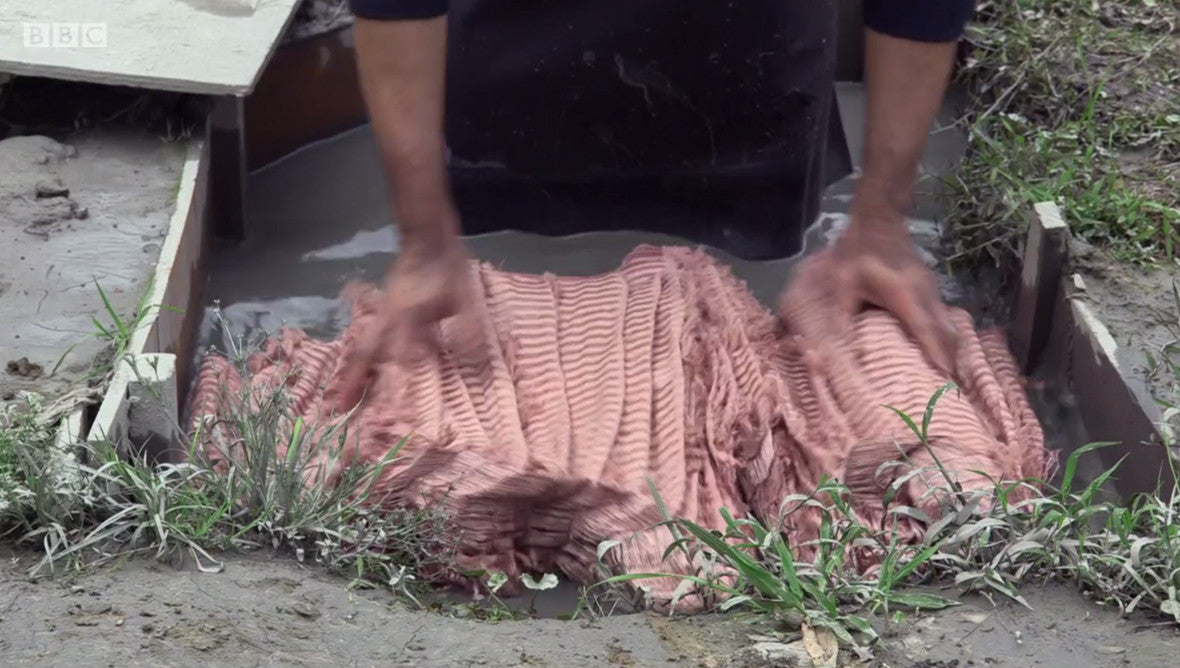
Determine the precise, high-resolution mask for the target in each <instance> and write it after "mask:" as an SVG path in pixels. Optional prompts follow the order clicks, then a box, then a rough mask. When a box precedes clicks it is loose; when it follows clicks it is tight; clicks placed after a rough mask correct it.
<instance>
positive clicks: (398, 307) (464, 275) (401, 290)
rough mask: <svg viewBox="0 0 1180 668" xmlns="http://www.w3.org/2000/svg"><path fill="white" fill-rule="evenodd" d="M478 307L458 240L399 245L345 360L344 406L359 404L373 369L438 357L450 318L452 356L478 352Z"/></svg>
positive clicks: (342, 387) (469, 272)
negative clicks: (373, 310) (376, 302)
mask: <svg viewBox="0 0 1180 668" xmlns="http://www.w3.org/2000/svg"><path fill="white" fill-rule="evenodd" d="M477 308H478V304H477V301H476V295H475V290H474V286H473V285H472V281H471V265H470V263H469V260H468V257H467V254H466V252H465V251H464V249H463V245H462V242H461V241H460V240H459V238H458V237H457V236H454V235H451V236H450V237H449V238H447V239H446V240H445V241H443V242H442V243H441V244H430V245H425V244H416V243H415V244H409V245H406V246H404V247H403V249H402V252H401V254H400V255H399V257H398V259H397V260H396V261H395V262H394V265H393V267H392V269H391V270H390V272H389V275H388V277H387V278H386V282H385V290H384V293H383V295H382V303H381V305H380V310H379V311H378V313H377V314H376V316H375V317H374V318H372V320H371V321H370V322H368V323H367V324H366V325H365V326H364V327H363V328H362V329H361V331H360V332H359V333H358V335H357V339H356V342H355V345H354V346H353V348H352V349H351V350H350V351H349V355H348V358H347V359H345V360H344V365H343V367H342V370H341V373H342V374H343V378H342V380H341V384H340V387H341V397H340V398H341V401H342V403H343V405H345V406H348V407H352V406H354V405H356V403H357V402H358V401H360V398H361V395H362V394H363V393H364V391H365V389H366V387H367V386H368V384H369V382H370V381H371V378H372V375H373V371H374V369H375V367H376V366H377V365H378V364H382V363H387V362H395V363H399V364H403V365H411V364H413V363H415V362H417V361H418V360H420V359H422V358H423V357H426V356H433V355H440V354H441V353H442V350H443V342H442V340H441V338H440V334H441V330H440V327H439V325H440V324H441V322H442V321H444V320H446V319H448V318H454V319H455V320H454V328H453V329H452V330H451V336H450V337H449V340H450V341H451V342H452V343H453V344H454V346H455V350H454V351H453V352H456V353H458V354H463V355H470V354H471V353H473V352H477V351H478V350H480V338H479V335H480V330H479V323H478V315H477V313H476V309H477Z"/></svg>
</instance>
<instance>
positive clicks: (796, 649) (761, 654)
mask: <svg viewBox="0 0 1180 668" xmlns="http://www.w3.org/2000/svg"><path fill="white" fill-rule="evenodd" d="M750 652H752V653H753V654H754V656H755V657H757V658H758V659H759V660H761V661H764V662H766V663H770V664H773V665H784V666H799V667H800V668H810V666H812V665H813V662H812V660H811V655H810V654H808V653H807V648H806V647H804V646H803V641H801V640H797V641H795V642H792V643H782V642H759V643H754V645H753V646H752V647H751V648H750Z"/></svg>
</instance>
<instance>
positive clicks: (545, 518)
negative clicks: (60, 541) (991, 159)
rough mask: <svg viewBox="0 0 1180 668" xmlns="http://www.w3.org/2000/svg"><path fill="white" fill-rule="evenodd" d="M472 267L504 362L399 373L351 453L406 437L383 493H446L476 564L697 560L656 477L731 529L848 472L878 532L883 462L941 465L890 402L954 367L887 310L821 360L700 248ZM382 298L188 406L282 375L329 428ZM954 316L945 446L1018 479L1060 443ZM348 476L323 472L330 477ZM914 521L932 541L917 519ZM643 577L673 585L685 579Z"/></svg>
mask: <svg viewBox="0 0 1180 668" xmlns="http://www.w3.org/2000/svg"><path fill="white" fill-rule="evenodd" d="M472 276H473V278H474V280H475V281H476V285H477V286H478V287H480V288H482V295H483V297H484V300H483V308H482V310H481V314H480V315H481V319H482V330H483V333H484V338H485V344H486V346H487V349H488V350H489V351H490V362H489V363H488V364H487V365H485V366H482V367H481V368H472V367H471V366H464V365H460V364H458V363H456V361H455V360H454V359H452V358H451V357H450V355H448V354H447V353H445V352H444V353H443V355H442V356H441V357H440V358H438V359H427V360H423V361H422V362H421V363H420V364H418V365H417V366H416V367H414V368H400V367H398V366H396V365H394V364H392V363H391V364H387V365H385V366H383V367H382V368H380V369H379V370H378V373H377V376H376V380H375V382H374V383H373V386H372V387H371V388H370V391H369V394H368V396H367V398H366V399H365V400H364V402H363V403H362V404H361V406H360V407H359V409H358V410H357V411H356V412H355V414H354V415H353V417H352V418H351V419H352V423H351V425H350V429H349V433H350V434H352V435H353V439H352V441H350V447H346V448H345V452H344V453H343V456H342V459H341V460H340V461H341V464H342V465H343V466H347V465H349V464H350V463H351V462H352V461H355V458H360V459H362V460H365V461H377V460H379V459H381V458H382V457H384V456H385V455H386V454H387V453H389V452H390V450H391V448H394V447H396V446H397V445H398V444H399V443H400V442H401V441H402V439H403V438H405V437H408V441H407V443H406V446H405V447H404V448H403V450H402V452H401V459H400V460H398V461H397V462H396V463H395V464H394V465H393V466H392V467H390V468H389V469H387V470H386V472H385V474H384V475H383V477H382V479H381V481H380V490H381V492H384V493H388V495H389V496H388V501H387V502H388V503H395V504H406V505H410V506H417V505H421V504H423V503H435V502H438V503H442V504H444V506H445V507H446V508H447V509H448V510H449V511H450V513H451V514H452V517H453V521H454V522H455V523H456V525H457V527H458V529H459V531H460V532H461V534H460V535H461V545H460V547H461V555H460V560H461V563H460V566H461V567H463V568H485V569H496V570H502V571H504V572H506V573H507V574H509V575H510V576H513V578H515V576H517V575H518V574H519V573H521V572H525V571H531V572H553V571H555V570H560V571H562V572H564V573H565V574H566V575H567V576H569V577H571V578H573V579H575V580H579V581H583V582H593V581H595V580H596V579H597V577H598V576H599V575H600V572H599V571H598V570H597V555H596V548H597V546H598V545H599V543H600V542H602V541H605V540H621V541H624V543H623V545H622V546H621V547H619V548H616V549H613V550H611V551H610V552H608V553H607V555H606V561H607V562H608V563H609V564H610V565H611V566H612V567H613V568H615V569H617V570H620V571H627V572H653V571H657V572H669V571H670V572H686V571H689V570H690V569H691V567H690V565H689V564H687V563H685V562H684V561H683V559H681V558H673V559H669V560H667V561H664V560H662V557H663V553H664V551H665V548H666V547H667V546H668V544H669V543H670V541H671V538H670V536H669V534H668V531H667V530H666V529H663V528H654V529H650V528H649V527H651V526H652V525H654V524H656V523H658V522H659V521H660V520H661V519H662V518H661V514H660V511H659V509H658V507H657V504H656V502H655V499H654V498H653V495H652V493H651V490H650V487H649V483H648V479H649V478H650V479H651V480H652V481H654V483H655V484H656V485H657V487H658V489H659V492H660V494H661V495H662V498H663V500H664V502H665V503H666V504H667V508H668V509H669V510H670V512H671V513H673V514H674V515H676V516H679V517H684V518H688V519H691V520H693V521H695V522H697V523H698V524H701V525H704V526H707V527H713V528H719V529H720V528H722V527H723V526H724V524H723V522H722V520H721V517H720V515H719V513H718V510H719V509H720V508H721V507H726V508H728V509H730V511H731V512H732V513H733V514H734V515H736V516H741V515H743V514H746V513H749V512H753V513H754V514H756V515H758V516H759V517H760V518H762V519H763V520H764V521H767V522H776V521H778V520H777V518H779V516H780V510H781V505H782V502H783V499H784V497H785V496H787V495H788V494H792V493H809V492H812V491H813V490H814V489H815V488H816V485H817V483H818V482H819V480H820V478H821V477H822V476H823V475H824V474H830V475H832V476H835V477H837V478H839V479H841V480H843V481H845V482H847V483H848V484H849V486H850V487H851V488H852V489H853V490H854V492H855V496H854V501H855V509H856V511H857V513H858V514H859V515H860V517H861V519H863V520H864V521H867V522H872V523H875V524H876V525H878V526H881V525H882V523H883V522H884V510H883V508H882V507H881V501H880V493H879V492H880V490H882V489H884V486H885V485H886V484H887V483H888V482H889V481H888V480H880V481H879V480H877V479H876V478H875V472H876V470H877V468H878V466H879V465H880V464H881V463H883V462H885V461H889V460H892V459H897V458H899V456H900V455H899V453H900V452H901V451H906V452H907V453H908V454H909V455H910V456H911V458H912V459H913V460H914V461H915V463H916V464H917V465H920V466H925V465H929V464H930V463H931V461H930V456H929V454H928V453H927V452H926V451H925V449H924V448H921V447H917V446H918V445H919V444H918V443H917V440H916V438H915V437H914V435H913V433H912V432H910V431H909V430H908V428H907V427H906V425H905V424H904V423H903V421H902V420H901V419H900V418H899V417H898V416H897V415H896V414H894V413H893V412H892V411H890V410H889V409H888V408H886V407H885V405H887V404H888V405H892V406H896V407H897V408H899V409H901V410H903V411H905V412H907V413H908V414H909V415H910V416H912V417H913V418H914V419H915V421H918V422H919V423H920V421H921V415H922V413H923V411H924V410H925V407H926V404H927V402H928V401H929V399H930V397H931V395H932V394H933V393H934V392H935V391H936V390H937V389H938V388H939V387H941V386H943V385H944V384H945V383H946V382H948V380H950V379H948V378H946V377H944V376H943V375H942V374H941V373H940V372H938V371H937V370H936V369H935V368H934V367H932V366H931V365H930V364H928V363H927V362H926V360H925V358H924V356H923V355H922V354H921V352H920V351H919V350H918V348H917V347H916V346H915V344H914V343H913V342H911V341H910V340H909V338H908V337H907V336H906V335H905V333H904V332H903V331H902V329H901V328H900V326H899V324H898V323H897V322H896V321H895V320H894V319H893V318H891V317H890V316H888V315H886V314H884V313H882V312H878V311H869V312H866V313H864V314H862V315H861V316H859V317H858V319H857V320H856V322H855V325H854V327H853V328H852V330H851V331H849V332H848V333H847V336H846V340H844V341H841V342H839V343H840V344H841V345H838V346H835V348H836V349H837V352H836V354H834V355H831V356H827V357H825V358H824V359H822V360H820V359H819V357H818V356H816V355H814V354H813V353H812V350H811V346H809V342H806V341H799V340H796V338H795V337H792V336H790V335H789V334H787V333H785V332H783V331H782V330H781V327H780V325H779V324H778V321H777V319H776V318H775V317H774V316H773V315H772V314H771V313H770V312H768V311H767V310H766V309H764V308H763V307H762V306H761V305H759V304H758V303H757V302H756V301H755V300H754V299H753V297H752V296H751V295H750V294H749V293H748V291H747V290H746V289H745V286H744V285H743V284H741V283H740V282H738V281H736V280H735V279H734V278H733V277H732V276H731V275H730V273H729V271H728V270H727V269H726V268H724V267H723V266H721V265H719V264H718V263H716V262H715V261H713V260H712V259H711V258H709V257H708V256H707V255H705V254H703V253H700V252H697V251H694V250H689V249H684V248H655V247H641V248H638V249H636V250H635V251H634V252H633V253H632V254H631V255H629V256H628V257H627V259H626V260H625V261H624V262H623V265H622V267H621V268H620V269H619V270H618V271H615V272H612V273H608V274H604V275H601V276H596V277H590V278H569V277H556V276H550V275H545V276H537V275H522V274H514V273H508V272H504V271H499V270H497V269H495V268H493V267H491V266H488V265H475V264H473V266H472ZM378 297H379V294H378V293H377V292H376V289H375V288H363V289H360V290H357V291H355V295H354V316H353V324H352V325H351V326H350V328H349V329H348V330H347V331H345V333H344V334H343V336H342V337H341V338H339V339H337V340H336V341H318V340H314V339H311V338H309V337H307V336H306V335H305V334H304V333H303V332H301V331H298V330H285V331H283V332H281V334H280V335H279V336H278V337H277V338H275V339H273V340H271V341H270V342H269V343H268V345H267V346H266V349H265V350H264V351H263V352H261V353H258V354H256V355H255V356H254V357H253V358H252V359H251V360H250V364H249V370H250V377H249V378H242V377H241V376H240V375H239V374H238V373H237V372H236V370H235V369H233V368H232V367H231V366H230V365H229V364H228V363H227V362H226V360H225V359H223V358H222V357H219V356H210V357H209V358H207V359H206V361H205V363H204V366H203V368H202V371H201V374H200V378H199V386H198V388H197V391H196V393H195V396H194V397H193V402H194V405H193V406H194V418H195V419H196V420H200V419H202V417H203V416H216V415H218V414H220V413H223V412H224V411H225V406H226V405H227V404H225V403H224V402H226V401H230V400H233V398H234V397H240V396H241V390H242V388H243V387H245V386H248V387H249V388H250V389H251V391H252V392H254V393H255V395H256V396H264V393H265V392H267V391H268V390H267V388H273V387H274V385H275V384H276V383H279V382H286V383H287V385H288V386H289V388H290V392H289V393H290V395H292V399H293V411H294V413H295V414H297V415H300V416H302V417H303V418H304V419H305V420H306V421H307V423H308V424H310V425H319V426H320V427H321V428H322V427H323V426H325V425H329V424H333V423H334V421H337V420H338V419H339V417H338V416H340V415H341V414H342V413H344V412H346V411H347V410H348V409H349V408H351V407H349V406H340V405H336V404H335V403H334V400H333V397H334V396H335V395H336V390H337V387H336V386H335V385H334V384H335V383H337V382H338V377H337V372H338V370H339V367H340V364H341V360H342V359H344V357H345V356H346V353H347V352H348V351H349V350H350V346H352V345H353V339H354V336H355V331H356V328H357V327H358V325H360V324H363V323H364V322H365V320H366V319H367V318H371V317H373V314H374V312H375V309H376V308H377V307H378V305H379V303H380V302H379V299H378ZM955 318H956V324H957V326H958V329H959V332H960V335H961V337H962V341H963V345H962V347H961V352H960V359H959V363H960V369H961V371H960V375H961V376H962V377H961V378H959V379H956V381H957V382H958V384H959V386H960V387H961V388H962V393H961V394H960V393H957V392H950V393H947V394H946V395H945V396H944V397H943V398H942V400H941V401H940V402H939V404H938V407H937V409H936V411H935V415H934V420H933V422H932V424H931V425H930V435H931V439H932V442H933V450H934V451H935V453H936V454H937V455H938V457H939V458H940V460H941V461H942V463H943V464H944V465H945V466H946V467H947V468H948V469H950V470H951V471H952V472H953V473H954V474H955V475H957V477H958V479H959V481H960V483H961V484H962V485H963V487H964V488H965V489H968V490H970V489H989V488H990V486H991V483H990V482H989V481H988V480H987V478H986V477H985V476H983V475H981V474H980V473H976V472H975V471H977V470H978V471H983V472H986V473H987V474H989V475H991V476H992V477H995V478H1000V479H1006V480H1018V479H1021V478H1024V477H1026V476H1046V475H1048V474H1049V473H1050V472H1051V469H1052V467H1053V466H1054V465H1055V458H1054V456H1052V453H1049V452H1048V451H1047V450H1046V449H1045V447H1044V438H1043V434H1042V431H1041V427H1040V425H1039V423H1038V422H1037V419H1036V417H1035V416H1034V415H1033V412H1032V410H1031V409H1030V407H1029V404H1028V401H1027V398H1026V396H1025V393H1024V390H1023V388H1022V385H1021V380H1020V378H1019V376H1018V373H1017V369H1016V366H1015V364H1014V362H1013V360H1012V357H1011V355H1010V354H1009V352H1008V350H1007V345H1006V342H1005V339H1004V336H1003V334H1002V333H1001V332H999V331H987V332H982V333H977V332H976V331H975V330H974V327H973V324H972V322H971V318H970V317H969V316H968V315H967V314H966V313H963V312H956V313H955ZM447 336H448V333H447V331H446V328H445V327H444V329H443V340H444V342H445V341H446V340H447ZM205 433H206V439H205V442H204V445H205V446H206V447H207V448H212V449H215V450H217V451H219V452H224V448H226V447H230V444H231V443H232V442H233V439H234V438H235V435H234V434H232V433H229V432H228V428H227V427H225V426H224V425H222V426H219V427H216V428H214V429H212V430H209V431H206V432H205ZM898 444H900V450H899V445H898ZM276 447H277V448H279V449H280V450H281V449H282V447H283V445H282V444H281V443H276ZM281 454H283V453H281V452H280V455H281ZM336 473H337V472H335V471H326V472H325V474H326V475H325V478H324V480H323V481H322V482H323V484H331V481H332V478H333V476H334V475H336ZM896 474H897V472H895V474H894V475H896ZM927 485H935V486H944V487H945V482H944V481H943V480H942V479H941V476H931V475H925V474H924V475H921V476H917V477H915V478H913V479H911V480H910V481H909V482H908V483H907V484H906V485H905V487H904V489H903V490H902V492H901V493H900V494H899V495H898V498H897V503H902V504H907V505H918V506H923V507H924V508H925V509H926V510H927V511H928V512H931V513H937V512H938V507H937V504H934V503H932V502H931V501H930V500H929V499H927V500H926V501H922V499H923V494H924V492H925V491H926V490H927V489H928V487H927ZM818 525H819V516H818V514H817V513H816V512H814V511H808V512H797V513H794V514H792V515H790V516H789V517H788V518H787V519H786V521H785V522H783V526H782V528H783V530H784V531H786V532H787V533H788V535H789V536H790V537H791V540H792V541H793V543H794V544H798V543H800V542H801V541H803V540H806V539H808V538H811V537H814V536H815V535H816V533H817V528H818ZM897 530H898V531H900V532H901V535H903V536H905V537H907V538H910V539H915V538H916V536H917V535H918V534H917V530H918V528H917V527H916V526H913V525H912V524H910V523H902V524H901V525H900V526H898V527H897ZM866 565H867V564H866ZM645 584H647V585H649V586H651V587H652V588H653V593H654V594H655V596H656V598H657V599H660V598H661V597H663V598H666V597H668V596H669V595H670V594H671V593H672V590H673V588H674V587H675V585H676V581H675V580H672V579H669V580H665V581H652V582H647V583H645Z"/></svg>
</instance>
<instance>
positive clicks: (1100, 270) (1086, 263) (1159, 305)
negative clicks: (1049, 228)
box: [1070, 241, 1180, 405]
mask: <svg viewBox="0 0 1180 668" xmlns="http://www.w3.org/2000/svg"><path fill="white" fill-rule="evenodd" d="M1070 254H1071V262H1072V263H1073V265H1074V267H1073V268H1074V270H1075V271H1078V273H1080V274H1081V275H1082V278H1083V281H1084V292H1082V293H1081V295H1080V297H1079V298H1081V299H1085V300H1087V301H1088V302H1089V303H1091V304H1092V305H1093V306H1094V308H1095V309H1096V313H1097V315H1098V317H1099V318H1101V319H1102V321H1103V322H1104V323H1105V324H1106V326H1107V327H1108V328H1109V329H1110V330H1111V336H1113V337H1114V339H1115V343H1117V344H1118V346H1119V348H1118V362H1119V363H1120V364H1121V365H1122V366H1123V375H1124V377H1126V378H1127V379H1128V380H1129V381H1130V382H1132V383H1134V384H1137V385H1138V387H1137V388H1136V389H1137V390H1140V391H1141V392H1143V393H1144V394H1149V395H1150V396H1151V397H1154V398H1155V399H1157V400H1159V401H1163V402H1167V403H1168V404H1172V405H1177V404H1180V377H1178V376H1177V375H1176V374H1175V373H1173V372H1171V371H1170V370H1169V369H1168V368H1167V367H1166V361H1167V360H1169V359H1170V360H1171V361H1173V362H1180V265H1177V264H1175V263H1164V264H1162V265H1161V266H1158V267H1154V268H1152V269H1149V270H1144V269H1138V268H1135V267H1132V266H1128V265H1126V264H1124V263H1121V262H1117V261H1115V260H1113V259H1112V258H1109V257H1107V256H1106V254H1105V253H1103V252H1101V251H1099V250H1097V249H1094V248H1093V247H1090V246H1088V245H1086V244H1084V243H1081V242H1077V241H1074V242H1073V243H1072V244H1071V248H1070ZM1148 355H1150V356H1151V357H1153V358H1154V360H1155V361H1156V362H1164V363H1165V365H1164V366H1163V367H1159V366H1157V365H1153V364H1151V363H1150V360H1149V357H1148ZM1144 398H1145V399H1146V398H1147V397H1146V396H1145V397H1144Z"/></svg>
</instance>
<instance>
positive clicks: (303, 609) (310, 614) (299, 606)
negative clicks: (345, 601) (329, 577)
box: [291, 601, 320, 619]
mask: <svg viewBox="0 0 1180 668" xmlns="http://www.w3.org/2000/svg"><path fill="white" fill-rule="evenodd" d="M291 612H294V613H295V614H297V615H299V616H300V617H303V618H304V619H315V618H317V617H319V616H320V611H319V610H316V609H315V607H314V606H312V605H311V604H310V603H306V602H304V601H299V602H298V603H296V604H295V605H292V606H291Z"/></svg>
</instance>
